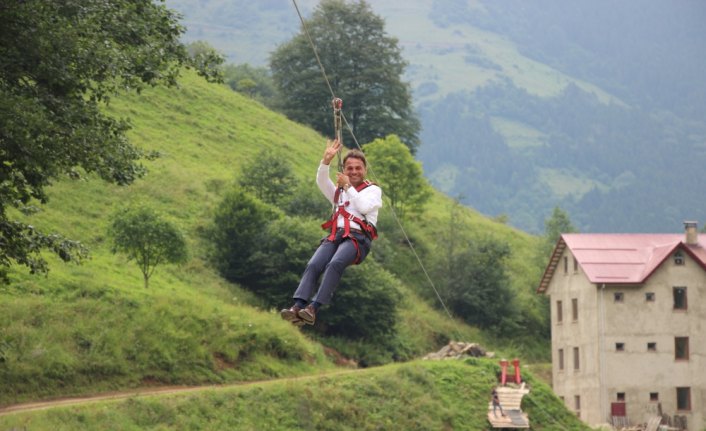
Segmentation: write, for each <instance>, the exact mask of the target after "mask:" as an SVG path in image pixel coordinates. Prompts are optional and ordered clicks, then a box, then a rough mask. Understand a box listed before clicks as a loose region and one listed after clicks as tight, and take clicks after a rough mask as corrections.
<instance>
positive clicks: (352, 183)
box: [280, 140, 382, 326]
mask: <svg viewBox="0 0 706 431" xmlns="http://www.w3.org/2000/svg"><path fill="white" fill-rule="evenodd" d="M340 148H341V142H340V141H338V140H335V141H328V142H327V145H326V150H325V151H324V156H323V159H322V160H321V164H320V165H319V170H318V171H317V174H316V183H317V184H318V186H319V189H320V190H321V193H323V194H324V196H325V197H326V199H328V200H329V202H331V203H332V204H333V207H334V211H333V215H332V217H331V219H330V220H329V221H327V222H326V223H324V224H323V225H322V227H323V228H324V229H330V233H329V235H328V236H326V237H325V238H324V239H323V240H321V244H320V245H319V247H318V248H317V249H316V252H315V253H314V255H313V256H312V257H311V259H310V260H309V262H308V263H307V265H306V269H305V270H304V275H303V276H302V279H301V281H300V282H299V287H298V288H297V290H296V292H294V305H292V306H291V307H290V308H286V309H284V310H282V311H281V312H280V315H281V316H282V319H284V320H287V321H289V322H292V323H293V324H295V325H297V326H299V325H304V324H308V325H313V324H314V323H315V322H316V312H317V311H318V310H319V307H321V306H322V305H326V304H329V303H330V302H331V298H332V297H333V292H334V290H335V289H336V286H338V282H339V281H340V280H341V276H342V275H343V271H344V270H345V269H346V268H347V267H348V266H349V265H352V264H359V263H360V262H362V261H363V259H365V257H366V256H367V255H368V252H369V251H370V245H371V243H372V241H373V239H375V238H376V237H377V230H376V228H375V224H376V223H377V218H378V210H379V209H380V208H381V207H382V190H381V189H380V187H378V186H377V185H375V184H373V183H371V182H370V181H368V180H366V179H365V176H366V174H367V169H368V165H367V161H366V160H365V155H364V154H363V152H362V151H358V150H351V151H349V152H348V153H347V154H346V156H345V157H344V158H343V172H338V173H337V174H336V183H335V184H334V182H333V181H331V178H330V176H329V164H330V163H331V160H333V158H334V156H336V154H337V152H338V151H339V149H340ZM322 273H323V276H322ZM320 276H321V284H320V285H319V288H318V289H316V282H317V280H318V279H319V277H320Z"/></svg>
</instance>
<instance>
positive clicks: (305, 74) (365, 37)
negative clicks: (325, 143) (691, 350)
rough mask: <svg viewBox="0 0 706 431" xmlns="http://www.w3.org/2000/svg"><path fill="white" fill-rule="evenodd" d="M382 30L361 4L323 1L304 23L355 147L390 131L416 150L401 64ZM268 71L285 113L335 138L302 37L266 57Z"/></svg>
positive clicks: (324, 89) (324, 90)
mask: <svg viewBox="0 0 706 431" xmlns="http://www.w3.org/2000/svg"><path fill="white" fill-rule="evenodd" d="M384 27H385V21H384V20H383V19H382V18H380V17H379V16H377V15H375V14H374V13H373V12H372V10H371V8H370V6H369V5H368V3H367V2H365V1H359V2H351V3H349V2H346V1H343V0H322V1H321V2H320V3H319V5H318V7H317V8H316V10H315V11H314V13H313V16H312V17H311V19H309V20H307V21H306V28H307V29H308V32H309V34H310V35H311V38H312V40H313V42H314V45H315V46H316V49H317V52H318V54H319V57H320V59H321V62H322V64H323V65H324V67H325V70H326V74H327V76H328V78H329V81H330V84H331V86H332V87H333V91H334V93H335V94H336V95H337V96H338V97H341V98H342V99H343V101H344V104H343V111H344V115H345V117H346V119H347V122H348V124H349V125H350V127H351V129H352V130H353V133H354V134H355V136H356V138H357V140H358V142H360V143H361V144H364V143H367V142H370V141H372V140H373V139H376V138H381V137H383V136H385V135H387V134H389V133H394V134H397V135H398V136H400V137H401V139H402V141H404V143H405V144H406V145H407V146H408V147H409V148H410V150H412V151H414V150H415V149H416V148H417V146H418V144H419V138H418V136H417V135H418V133H419V130H420V126H419V120H418V119H417V117H416V114H415V113H414V111H413V108H412V96H411V91H410V88H409V85H408V84H407V83H405V82H402V80H401V77H402V74H403V73H404V69H405V67H406V66H407V63H406V62H405V60H404V59H403V58H402V54H401V50H400V48H399V47H398V46H397V39H395V38H393V37H390V36H388V35H387V33H386V32H385V28H384ZM270 67H271V69H272V77H273V79H274V82H275V84H276V86H277V88H278V89H279V92H280V94H281V95H282V104H283V112H284V113H285V114H286V115H287V116H289V117H290V118H292V119H293V120H295V121H298V122H301V123H304V124H309V125H311V126H312V127H313V128H314V129H316V130H318V131H320V132H321V133H323V134H327V135H333V131H332V125H331V124H332V118H331V117H332V113H331V109H332V108H331V104H330V100H331V94H330V91H329V89H328V86H327V85H326V82H325V81H324V79H323V77H322V74H321V70H320V67H319V64H318V62H317V60H316V57H315V55H314V52H313V51H312V49H311V45H310V43H309V39H308V38H307V36H306V33H305V32H304V31H302V32H300V33H299V34H297V35H296V36H295V37H294V38H293V39H292V40H290V41H289V42H287V43H285V44H283V45H281V46H280V47H279V48H278V49H277V50H276V51H275V52H274V53H273V54H272V56H271V58H270ZM344 141H346V140H344ZM346 143H348V141H346Z"/></svg>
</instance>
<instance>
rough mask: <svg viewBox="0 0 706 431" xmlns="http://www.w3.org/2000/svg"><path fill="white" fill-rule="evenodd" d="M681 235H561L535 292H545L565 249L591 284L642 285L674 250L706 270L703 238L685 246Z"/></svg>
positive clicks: (705, 247)
mask: <svg viewBox="0 0 706 431" xmlns="http://www.w3.org/2000/svg"><path fill="white" fill-rule="evenodd" d="M684 240H685V236H684V234H683V233H682V234H581V233H567V234H563V235H562V236H561V238H560V239H559V241H558V242H557V245H556V246H555V247H554V253H552V257H551V259H550V261H549V264H548V265H547V268H546V270H545V271H544V276H543V277H542V281H541V282H540V284H539V287H538V289H537V291H538V292H544V291H545V290H546V289H547V287H548V286H549V282H550V281H551V278H552V277H553V276H554V272H555V270H556V268H557V266H558V263H559V257H560V256H561V254H562V253H563V252H564V249H565V248H566V247H568V248H569V250H571V253H572V254H573V255H574V257H575V258H576V260H577V261H578V263H579V265H580V266H581V269H582V270H583V272H584V273H585V274H586V277H588V279H589V281H590V282H591V283H606V284H611V283H614V284H635V283H643V282H644V281H645V280H647V278H649V276H650V275H652V273H653V272H654V271H655V269H657V268H658V267H659V266H660V265H661V264H662V262H664V260H665V259H667V258H668V257H669V256H671V255H672V254H673V253H674V252H675V251H676V250H677V248H680V249H682V250H684V251H685V253H686V254H688V255H690V256H691V257H692V258H693V259H694V260H696V261H697V262H698V263H699V264H700V265H701V266H702V268H704V270H706V235H703V234H702V235H699V238H698V243H697V244H695V245H687V244H686V243H685V242H684Z"/></svg>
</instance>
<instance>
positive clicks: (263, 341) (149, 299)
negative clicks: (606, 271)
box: [0, 74, 534, 405]
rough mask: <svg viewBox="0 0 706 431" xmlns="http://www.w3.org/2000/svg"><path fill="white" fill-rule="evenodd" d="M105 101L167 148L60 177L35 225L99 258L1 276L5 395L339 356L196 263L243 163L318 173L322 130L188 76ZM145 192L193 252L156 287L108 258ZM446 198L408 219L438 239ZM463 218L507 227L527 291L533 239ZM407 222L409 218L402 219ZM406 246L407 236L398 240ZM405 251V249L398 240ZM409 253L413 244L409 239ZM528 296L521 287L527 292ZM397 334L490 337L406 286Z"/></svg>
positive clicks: (75, 390)
mask: <svg viewBox="0 0 706 431" xmlns="http://www.w3.org/2000/svg"><path fill="white" fill-rule="evenodd" d="M110 111H111V112H112V113H114V114H116V115H119V116H126V117H127V116H129V117H130V118H131V119H132V123H133V125H134V130H133V131H132V132H131V138H132V140H133V142H134V143H136V144H137V145H140V146H142V147H144V148H146V149H149V150H156V151H159V152H160V153H161V154H162V156H161V157H160V158H158V159H156V160H155V161H148V162H145V163H146V165H147V167H148V168H149V174H148V175H147V177H146V178H145V179H143V180H140V181H138V182H137V183H135V184H134V185H132V186H130V187H127V188H120V187H116V186H112V185H108V184H105V183H103V182H101V181H99V180H97V179H95V178H92V177H90V176H89V181H78V182H76V181H65V182H60V183H58V184H56V185H54V186H53V187H52V189H51V193H50V195H51V200H50V202H49V204H48V205H46V206H45V208H44V211H43V212H42V213H40V214H37V215H35V216H33V217H32V218H31V220H30V221H31V223H33V224H34V225H36V226H37V227H39V228H41V229H45V230H57V231H59V232H62V233H64V234H65V235H67V236H69V237H73V238H80V239H81V240H82V241H84V242H85V243H86V244H87V245H88V246H89V247H90V248H91V253H92V259H91V260H89V261H88V262H86V263H85V264H84V265H82V266H73V265H71V266H67V265H63V264H60V263H59V262H56V261H52V267H51V268H52V269H51V273H50V275H49V277H48V278H44V277H34V276H30V275H27V274H26V273H25V270H24V269H23V268H19V269H17V270H15V271H13V273H12V274H11V277H12V283H11V285H10V286H0V303H2V307H3V313H0V380H2V382H3V385H2V387H0V405H2V404H9V403H12V402H18V401H24V400H30V399H38V398H45V397H52V396H59V395H68V394H79V393H90V392H98V391H103V390H112V389H119V388H126V387H136V386H141V385H155V384H199V383H206V382H219V383H220V382H233V381H243V380H254V379H261V378H268V377H277V376H285V375H297V374H303V373H309V372H311V371H313V370H315V369H321V368H322V367H323V368H327V367H332V365H331V364H330V362H329V361H328V360H327V359H326V357H325V356H324V354H323V351H322V348H321V347H320V346H319V345H318V344H316V343H313V342H311V341H310V340H309V339H308V338H307V337H305V336H304V335H302V334H301V333H300V332H299V331H297V330H295V329H293V328H292V327H291V326H288V325H286V324H285V323H284V322H282V321H280V319H279V318H278V316H277V315H276V313H274V312H273V311H272V310H270V311H262V310H259V309H258V308H256V307H253V306H252V304H256V303H257V301H256V299H254V298H253V297H252V295H250V294H249V293H247V292H246V291H244V290H243V289H240V288H238V287H237V286H233V285H230V284H228V283H225V282H224V281H223V280H222V279H221V278H220V277H218V276H217V274H215V273H214V272H213V271H212V270H211V269H210V268H209V267H208V266H207V265H206V264H205V262H204V261H203V260H202V258H201V256H203V244H201V243H200V241H199V239H198V233H199V231H200V230H201V229H202V228H203V227H204V226H205V225H206V224H207V223H208V222H209V217H210V214H211V210H212V209H213V207H214V205H215V204H216V202H218V200H219V196H220V194H221V192H222V191H223V190H224V189H225V188H226V187H228V186H229V185H230V184H231V182H232V181H233V179H234V177H235V175H236V173H237V172H238V170H239V168H240V166H242V164H243V162H245V161H247V160H249V159H250V158H251V157H252V156H253V155H254V154H256V153H257V152H258V151H260V149H262V148H265V147H273V148H274V147H277V148H284V149H287V150H289V151H290V154H291V162H292V164H293V166H294V169H295V171H296V172H297V173H298V174H299V175H300V177H301V178H302V179H305V178H309V177H310V176H311V169H312V166H315V165H316V163H317V161H318V159H319V157H320V153H321V151H322V148H323V142H322V141H323V140H322V138H321V137H320V136H319V135H317V134H316V133H314V132H312V131H311V130H309V129H307V128H305V127H301V126H299V125H296V124H293V123H291V122H289V121H287V120H286V119H285V118H284V117H282V116H280V115H278V114H275V113H272V112H271V111H268V110H266V109H265V108H263V107H261V106H260V105H258V104H256V103H252V102H250V101H249V100H247V99H245V98H243V97H241V96H239V95H238V94H235V93H232V92H231V91H229V90H228V89H226V88H225V87H221V86H216V85H208V84H206V83H205V82H203V81H202V80H200V79H197V78H195V77H194V76H192V75H190V74H187V75H186V76H185V77H184V79H183V80H182V86H181V88H179V89H171V90H167V89H152V90H149V91H146V92H145V93H144V94H143V95H142V96H140V97H136V96H129V97H123V98H121V99H120V100H117V99H116V100H114V101H113V103H112V104H111V107H110ZM138 202H143V203H149V204H150V205H152V206H154V207H156V208H157V209H158V210H159V211H161V212H163V213H164V214H166V215H167V216H168V217H169V218H170V219H171V220H172V221H173V222H175V223H176V224H177V225H178V226H179V227H180V228H181V229H182V230H183V231H184V232H185V233H186V234H187V237H188V240H189V245H190V252H191V259H190V260H189V262H188V263H187V264H185V265H183V266H180V267H175V266H170V265H165V266H162V267H158V268H157V271H156V273H155V276H154V277H153V278H152V280H151V284H150V289H149V290H145V289H144V288H142V284H141V274H140V272H139V271H138V269H137V267H136V266H135V265H134V264H133V263H129V262H125V260H124V258H122V257H121V256H115V255H112V254H111V253H110V251H109V246H108V244H107V242H106V238H105V232H106V229H107V226H108V222H109V216H110V214H111V213H113V212H114V211H115V210H116V209H118V208H121V207H123V206H125V205H128V204H130V203H138ZM448 205H449V200H448V199H446V198H444V197H442V196H440V195H437V196H436V197H435V198H434V201H433V204H432V205H429V207H428V210H427V212H426V214H425V215H424V216H423V217H422V219H421V220H420V221H418V222H415V223H416V225H415V226H413V228H414V229H415V230H417V231H418V232H417V233H418V235H420V236H422V237H425V236H426V237H427V238H430V240H429V242H430V243H433V242H434V240H433V238H434V226H438V225H440V224H441V223H442V220H443V218H444V217H445V215H444V214H445V209H444V208H445V207H447V206H448ZM460 226H462V227H460V228H462V229H467V228H469V226H472V227H473V229H477V230H479V231H484V232H486V231H487V232H491V234H492V235H497V236H498V237H502V238H507V239H508V240H509V241H512V243H513V250H515V251H516V252H515V254H514V257H513V259H512V261H511V262H510V266H511V268H512V271H513V273H514V274H515V276H514V278H513V284H516V285H517V286H516V288H517V289H518V292H521V291H522V292H525V293H526V292H529V291H530V289H531V286H530V285H529V284H528V282H527V279H526V276H525V275H523V274H524V273H525V272H526V269H527V268H525V267H526V265H527V262H528V259H527V258H526V257H527V250H530V249H531V248H532V244H533V242H534V239H533V238H531V237H529V236H528V235H526V234H523V233H521V232H518V231H515V230H513V229H510V228H508V227H506V226H503V225H501V224H498V223H495V222H492V221H490V220H488V219H485V218H483V217H481V216H479V215H478V214H476V213H474V212H471V211H469V212H468V213H467V217H462V219H461V220H460ZM408 228H409V227H408ZM401 247H402V246H401ZM402 248H404V247H402ZM401 252H405V253H408V252H409V251H406V250H402V251H401ZM521 294H524V293H521ZM401 314H402V322H401V324H400V334H401V335H400V338H401V340H402V341H401V342H402V343H404V344H405V345H407V346H409V351H410V352H417V353H422V352H426V351H430V350H435V349H436V348H438V346H439V342H440V340H443V339H447V338H461V339H465V340H469V341H471V340H474V341H480V342H483V343H486V344H487V345H489V346H490V347H491V348H493V349H495V348H500V347H502V346H495V345H493V342H492V341H489V340H486V339H485V338H484V337H483V335H482V334H480V333H479V332H478V331H477V330H475V329H473V328H469V327H467V326H465V325H462V324H460V323H458V322H455V321H451V320H450V319H449V318H448V317H446V316H444V315H443V314H441V313H438V312H436V311H435V310H434V309H433V308H432V307H431V306H430V305H428V304H426V303H424V302H423V301H420V300H418V299H417V297H416V296H415V295H414V294H413V293H411V291H406V292H405V299H404V304H403V310H402V313H401Z"/></svg>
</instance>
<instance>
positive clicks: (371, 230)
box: [321, 180, 378, 256]
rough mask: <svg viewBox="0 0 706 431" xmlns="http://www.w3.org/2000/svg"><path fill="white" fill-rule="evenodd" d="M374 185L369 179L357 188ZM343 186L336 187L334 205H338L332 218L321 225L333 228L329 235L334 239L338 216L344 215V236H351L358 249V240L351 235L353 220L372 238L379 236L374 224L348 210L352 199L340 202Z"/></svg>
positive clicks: (361, 188) (330, 239) (329, 237)
mask: <svg viewBox="0 0 706 431" xmlns="http://www.w3.org/2000/svg"><path fill="white" fill-rule="evenodd" d="M371 185H373V183H371V182H370V181H368V180H365V181H363V182H362V183H361V184H359V185H358V186H357V187H356V188H355V189H356V191H359V192H360V191H362V190H363V189H365V188H366V187H368V186H371ZM341 190H342V189H341V188H338V189H336V193H334V195H333V201H334V205H335V206H336V207H335V209H334V211H333V215H332V216H331V218H330V219H329V220H328V221H326V222H325V223H324V224H322V225H321V227H322V228H323V229H329V228H330V229H331V233H330V234H329V236H328V237H327V239H328V240H329V241H333V240H334V239H336V228H337V224H338V216H339V215H340V216H342V217H343V238H351V239H353V240H354V242H355V246H356V249H358V242H357V241H356V240H355V237H354V236H352V235H351V221H354V222H356V223H358V225H359V226H360V228H361V229H362V230H363V232H364V233H365V234H366V235H368V236H369V237H370V238H371V239H376V238H377V237H378V235H377V231H376V229H375V226H373V225H372V224H370V223H368V222H367V221H365V220H363V219H361V218H360V217H357V216H355V215H353V214H351V213H349V212H348V211H346V208H345V207H347V206H348V205H350V201H345V202H343V203H338V202H339V198H340V197H341ZM358 256H360V250H359V249H358Z"/></svg>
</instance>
